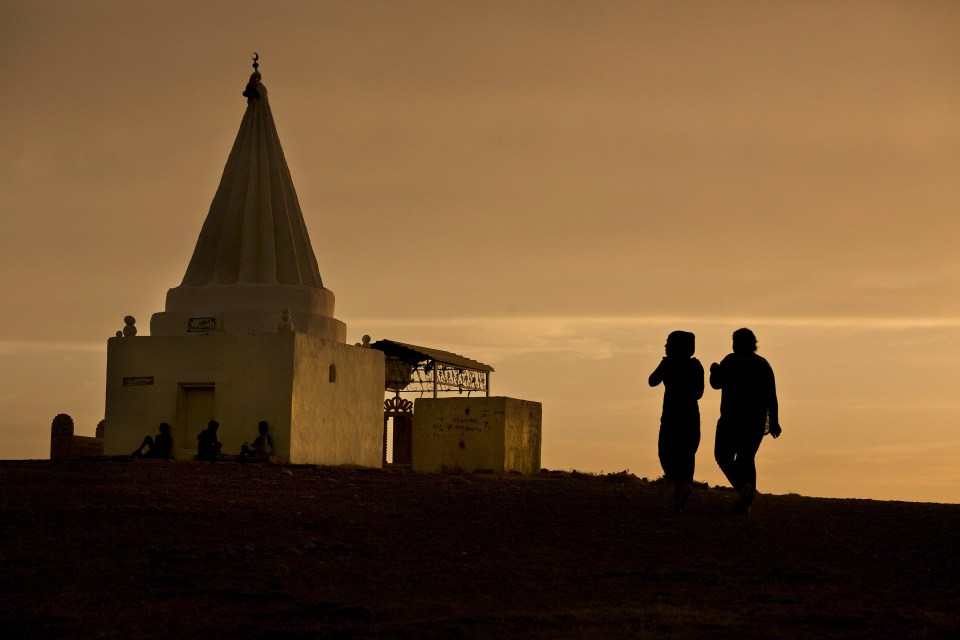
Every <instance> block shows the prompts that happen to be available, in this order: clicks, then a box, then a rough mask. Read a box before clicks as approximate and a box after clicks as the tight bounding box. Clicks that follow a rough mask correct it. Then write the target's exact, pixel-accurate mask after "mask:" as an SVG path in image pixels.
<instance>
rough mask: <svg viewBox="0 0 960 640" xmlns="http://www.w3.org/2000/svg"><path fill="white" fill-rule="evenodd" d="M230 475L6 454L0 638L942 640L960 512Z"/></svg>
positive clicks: (654, 492) (392, 476)
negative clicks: (749, 504) (684, 502)
mask: <svg viewBox="0 0 960 640" xmlns="http://www.w3.org/2000/svg"><path fill="white" fill-rule="evenodd" d="M670 494H671V490H670V488H669V487H667V486H665V485H664V484H663V483H657V482H648V481H646V480H643V479H638V478H636V477H635V476H632V475H630V474H628V473H626V472H623V473H619V474H608V475H600V476H593V475H589V474H579V473H576V472H572V473H565V472H544V473H541V474H540V475H538V476H532V477H517V476H506V477H503V476H497V475H489V474H486V475H485V474H467V475H433V474H417V473H412V472H410V471H402V470H395V469H390V470H364V469H350V468H325V467H301V466H275V465H253V464H247V465H243V464H237V463H217V464H209V463H199V462H160V461H140V462H137V461H96V462H92V461H78V462H52V461H4V462H0V505H2V506H0V514H2V517H0V539H2V540H3V541H4V544H3V545H2V546H0V566H2V567H3V571H2V572H0V591H2V593H4V594H5V595H4V598H2V599H0V634H2V635H3V636H4V637H22V638H34V637H44V638H73V637H104V638H114V637H124V638H159V637H164V638H165V637H176V636H181V637H195V636H206V637H251V638H267V637H291V638H300V637H303V638H306V637H310V638H313V637H330V636H335V637H357V638H365V637H370V638H383V637H396V638H451V637H463V638H502V637H524V638H555V637H576V638H610V637H670V638H678V637H679V638H712V637H731V636H737V637H744V638H754V637H757V638H759V637H764V638H769V637H781V638H809V637H844V638H850V637H853V638H876V637H925V638H936V637H942V638H947V637H958V636H960V613H958V607H957V604H958V603H960V580H958V579H957V576H958V575H960V537H958V536H957V532H958V531H960V505H941V504H925V503H906V502H880V501H872V500H839V499H826V498H805V497H802V496H797V495H792V494H791V495H783V496H775V495H766V494H761V495H759V496H758V497H757V500H756V502H755V503H754V509H753V513H752V515H750V516H748V517H743V516H735V515H732V514H730V513H729V509H730V506H731V504H732V503H733V500H734V498H735V495H734V494H733V492H731V491H725V490H720V489H716V488H715V489H702V488H701V489H700V490H699V491H697V493H696V494H695V496H694V497H693V498H692V499H691V501H690V503H689V505H688V509H687V511H686V512H685V513H683V514H679V515H677V514H674V513H672V511H671V510H670V508H669V504H670Z"/></svg>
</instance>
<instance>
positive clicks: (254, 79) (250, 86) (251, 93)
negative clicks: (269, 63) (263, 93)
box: [243, 51, 260, 104]
mask: <svg viewBox="0 0 960 640" xmlns="http://www.w3.org/2000/svg"><path fill="white" fill-rule="evenodd" d="M259 59H260V54H259V53H257V52H256V51H254V52H253V57H252V58H251V60H253V73H251V74H250V80H249V81H248V82H247V88H246V89H244V90H243V97H244V98H246V99H247V104H253V103H254V102H256V101H257V100H259V99H260V92H259V91H257V85H258V84H260V72H259V71H257V68H258V67H259V66H260V63H259V62H257V60H259Z"/></svg>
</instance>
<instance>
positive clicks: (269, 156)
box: [151, 65, 346, 342]
mask: <svg viewBox="0 0 960 640" xmlns="http://www.w3.org/2000/svg"><path fill="white" fill-rule="evenodd" d="M255 68H256V65H255ZM243 95H244V96H246V97H247V110H246V112H245V113H244V115H243V120H242V122H241V123H240V131H239V132H238V133H237V138H236V140H235V141H234V143H233V149H232V150H231V151H230V156H229V157H228V158H227V164H226V166H225V167H224V169H223V176H222V177H221V178H220V186H219V187H218V188H217V192H216V195H214V197H213V202H212V203H211V205H210V211H209V213H208V214H207V218H206V220H205V221H204V223H203V228H202V229H201V231H200V237H199V238H198V240H197V246H196V248H195V249H194V251H193V257H192V258H191V259H190V264H189V266H188V267H187V271H186V274H185V275H184V277H183V282H182V283H181V284H180V286H179V287H175V288H173V289H170V290H169V291H168V292H167V305H166V312H165V313H158V314H154V317H153V319H152V320H151V333H153V334H154V335H169V334H178V333H183V332H191V329H189V326H192V325H189V319H190V318H189V317H200V316H204V317H208V318H209V317H216V318H218V321H217V328H216V330H217V331H224V332H227V333H249V332H263V331H276V326H277V322H278V321H279V320H280V317H281V314H282V313H283V312H284V311H288V312H289V316H288V320H287V322H288V323H289V324H291V325H292V329H293V330H294V331H302V332H306V333H311V334H314V335H318V336H321V337H324V338H327V339H331V340H336V341H338V342H343V341H344V340H345V339H346V327H345V326H344V325H343V323H342V322H339V321H338V320H334V318H333V308H334V296H333V292H331V291H329V290H328V289H325V288H324V287H323V281H322V280H321V279H320V270H319V268H318V267H317V258H316V256H315V255H314V253H313V247H312V246H311V244H310V237H309V235H308V234H307V227H306V224H305V223H304V221H303V214H302V213H301V211H300V202H299V201H298V200H297V193H296V191H295V190H294V188H293V180H292V179H291V177H290V170H289V168H288V167H287V161H286V159H285V158H284V156H283V148H282V147H281V146H280V138H279V136H278V135H277V128H276V125H275V124H274V121H273V114H272V113H271V111H270V103H269V101H268V100H267V89H266V87H265V86H263V84H262V83H261V82H260V73H259V72H257V71H254V73H253V74H252V75H251V76H250V81H249V83H248V84H247V88H246V90H245V91H244V92H243ZM188 316H189V317H188ZM184 318H186V321H185V320H184ZM209 324H210V323H209V322H208V323H207V324H206V325H205V326H209Z"/></svg>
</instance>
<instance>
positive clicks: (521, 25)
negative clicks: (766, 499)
mask: <svg viewBox="0 0 960 640" xmlns="http://www.w3.org/2000/svg"><path fill="white" fill-rule="evenodd" d="M2 7H3V15H4V20H3V21H2V26H0V29H2V30H3V33H2V36H3V37H2V38H0V56H2V57H0V60H2V64H3V70H4V71H3V78H4V80H3V82H4V88H5V90H4V99H3V103H2V107H0V114H2V117H3V122H4V123H5V125H6V127H5V132H4V153H3V154H0V163H2V164H0V176H2V177H0V180H2V183H0V184H2V186H3V188H2V189H0V211H2V217H0V225H2V226H0V256H2V257H0V265H2V268H3V274H4V277H3V278H2V281H0V297H2V299H3V300H4V301H5V305H4V311H5V313H3V314H2V316H0V394H2V398H3V407H4V414H5V415H4V417H3V419H2V420H0V457H3V458H24V457H45V456H46V455H47V452H48V433H49V424H50V420H51V419H52V417H53V416H54V415H55V414H56V413H59V412H66V413H69V414H71V415H72V416H73V417H74V418H75V420H76V421H77V425H78V427H77V431H78V433H86V434H90V433H92V431H93V427H94V425H95V424H96V422H97V421H98V420H99V419H100V418H101V417H102V415H103V395H104V370H105V364H106V362H105V361H106V348H105V347H106V338H107V337H109V336H111V335H113V333H114V332H115V331H116V330H117V329H119V328H121V327H122V317H123V316H124V315H126V314H132V315H134V316H136V317H137V318H138V320H139V323H138V324H139V326H140V328H141V331H142V332H146V331H147V326H148V320H149V316H150V314H152V313H154V312H156V311H160V310H162V307H163V299H164V295H165V293H166V290H167V289H168V288H170V287H173V286H176V285H177V284H179V282H180V279H181V278H182V277H183V273H184V271H185V269H186V266H187V262H188V260H189V257H190V255H191V252H192V250H193V246H194V243H195V242H196V238H197V234H198V233H199V230H200V226H201V224H202V222H203V219H204V216H205V215H206V212H207V208H208V207H209V204H210V201H211V199H212V197H213V194H214V190H215V189H216V186H217V183H218V180H219V177H220V173H221V171H222V169H223V165H224V162H225V161H226V158H227V154H228V152H229V149H230V145H231V144H232V142H233V138H234V136H235V135H236V132H237V128H238V126H239V123H240V119H241V117H242V115H243V110H244V108H245V101H244V99H243V98H242V97H241V96H240V92H241V91H242V90H243V87H244V84H245V82H246V78H247V75H248V74H249V71H250V67H249V56H250V54H251V52H252V51H254V50H256V51H259V53H260V55H261V65H262V66H261V68H260V70H261V71H262V72H263V76H264V84H266V85H267V86H268V87H269V89H270V100H271V106H272V109H273V113H274V116H275V118H276V122H277V127H278V130H279V133H280V136H281V140H282V142H283V146H284V150H285V152H286V157H287V162H288V163H289V165H290V169H291V172H292V175H293V180H294V184H295V185H296V188H297V192H298V195H299V199H300V203H301V206H302V209H303V213H304V216H305V218H306V221H307V225H308V227H309V230H310V234H311V239H312V241H313V245H314V249H315V251H316V253H317V258H318V261H319V264H320V271H321V274H322V275H323V278H324V284H325V285H326V286H327V287H328V288H330V289H332V290H333V291H334V293H336V295H337V312H336V316H337V317H338V318H339V319H341V320H343V321H344V322H346V323H347V327H348V339H349V340H350V341H351V342H352V341H356V340H359V339H360V336H361V335H362V334H364V333H369V334H371V335H372V336H373V337H374V339H380V338H391V339H395V340H401V341H406V342H413V343H419V344H425V345H428V346H434V347H437V348H441V349H448V350H452V351H456V352H459V353H463V354H464V355H467V356H469V357H473V358H476V359H479V360H482V361H485V362H489V363H490V364H492V365H493V366H494V367H496V370H497V372H496V374H495V375H494V378H493V383H494V392H495V393H497V394H502V395H510V396H514V397H521V398H526V399H532V400H539V401H541V402H543V403H544V445H543V464H544V465H545V466H548V467H551V468H568V469H569V468H578V469H585V470H594V471H600V470H604V471H619V470H621V469H625V468H629V469H630V470H632V471H633V472H635V473H637V474H638V475H641V476H644V475H645V476H648V477H655V476H657V475H659V474H660V473H661V471H660V468H659V464H658V462H657V458H656V433H657V427H658V418H659V405H660V398H661V391H660V390H659V389H658V390H651V389H649V388H647V387H646V385H645V380H646V377H647V375H648V374H649V373H650V371H651V370H652V369H653V368H654V367H655V366H656V363H657V360H658V358H659V357H660V354H661V352H662V345H663V341H664V338H665V336H666V333H667V332H668V331H670V330H672V329H687V330H691V331H694V332H696V333H697V336H698V348H697V355H698V357H700V359H701V360H702V361H703V362H704V363H705V364H709V363H710V362H712V361H714V360H719V359H720V358H721V357H722V356H723V355H724V354H726V353H727V352H728V351H729V347H730V345H729V335H730V333H731V332H732V331H733V330H734V329H736V328H738V327H740V326H749V327H751V328H753V329H754V330H755V331H756V333H757V335H758V337H759V339H760V353H761V354H762V355H765V356H766V357H768V359H769V360H770V361H771V363H772V364H773V366H774V369H775V371H776V372H777V376H778V383H779V387H780V404H781V418H782V422H783V426H784V436H783V438H781V439H780V440H779V441H777V442H770V441H768V442H766V443H765V444H764V446H763V447H762V448H761V451H760V454H759V464H760V480H759V484H760V489H761V490H762V491H770V492H776V493H784V492H797V493H802V494H806V495H822V496H843V497H872V498H894V499H909V500H934V501H949V502H960V432H958V426H960V396H958V394H957V392H956V388H955V386H956V381H957V380H960V297H958V296H957V295H956V293H955V292H956V291H957V290H958V285H960V269H958V266H957V255H956V254H957V249H956V246H957V238H958V237H960V233H958V231H960V228H958V227H960V221H958V218H957V216H956V213H957V204H958V202H960V181H958V180H957V179H956V176H958V175H960V76H958V75H957V73H956V64H957V61H958V60H960V4H958V3H955V2H923V1H910V2H862V3H860V2H822V3H810V2H805V3H770V2H724V3H715V2H675V1H671V2H624V3H621V2H596V1H591V2H560V1H550V2H503V3H498V2H303V3H300V2H297V3H294V2H287V3H284V2H279V3H264V2H204V3H194V2H165V3H162V4H156V3H141V2H120V1H117V2H90V3H72V2H42V1H40V2H37V1H34V0H32V1H30V2H26V1H23V2H11V1H10V0H5V1H3V2H2ZM717 395H718V394H716V392H712V391H709V390H708V392H707V395H706V397H705V399H704V401H703V402H702V405H701V407H702V415H703V434H704V435H703V443H702V445H701V449H700V453H699V454H698V460H697V463H698V469H697V477H698V478H699V479H703V480H707V481H709V482H710V483H711V484H716V483H720V482H721V481H722V478H721V476H720V473H719V471H718V470H717V469H716V465H715V464H714V462H713V460H712V440H713V427H714V424H715V422H716V417H717V407H718V403H719V399H718V397H717Z"/></svg>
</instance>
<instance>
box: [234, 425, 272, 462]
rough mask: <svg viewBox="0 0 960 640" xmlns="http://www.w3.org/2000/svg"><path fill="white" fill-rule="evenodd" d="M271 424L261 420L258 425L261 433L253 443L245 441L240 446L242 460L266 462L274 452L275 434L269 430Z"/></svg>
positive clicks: (240, 459)
mask: <svg viewBox="0 0 960 640" xmlns="http://www.w3.org/2000/svg"><path fill="white" fill-rule="evenodd" d="M268 429H269V425H268V424H267V421H266V420H261V421H260V424H258V425H257V430H258V431H259V432H260V435H258V436H257V439H256V440H254V441H253V445H252V446H251V445H250V443H248V442H244V443H243V446H241V447H240V458H239V461H240V462H244V461H249V462H266V461H267V460H268V459H269V458H270V454H271V453H273V436H271V435H270V433H269V432H268Z"/></svg>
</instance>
